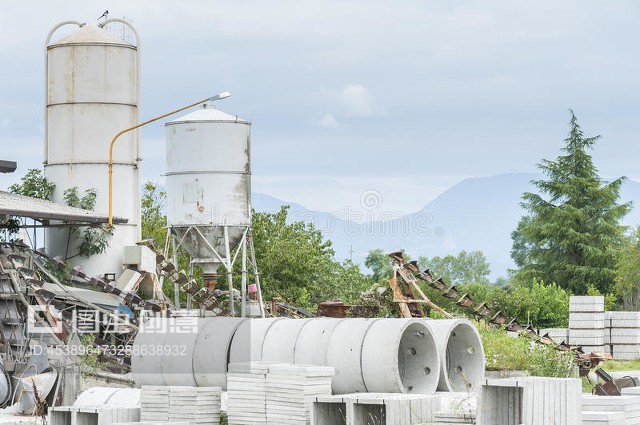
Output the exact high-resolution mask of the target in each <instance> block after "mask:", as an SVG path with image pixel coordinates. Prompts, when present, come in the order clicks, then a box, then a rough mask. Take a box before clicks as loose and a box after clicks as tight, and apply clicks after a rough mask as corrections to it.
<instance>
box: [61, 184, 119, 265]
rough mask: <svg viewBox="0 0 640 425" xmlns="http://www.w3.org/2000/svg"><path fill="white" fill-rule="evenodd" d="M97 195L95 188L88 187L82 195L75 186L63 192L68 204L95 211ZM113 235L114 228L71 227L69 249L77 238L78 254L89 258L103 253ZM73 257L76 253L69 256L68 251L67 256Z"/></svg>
mask: <svg viewBox="0 0 640 425" xmlns="http://www.w3.org/2000/svg"><path fill="white" fill-rule="evenodd" d="M97 196H98V193H97V191H96V190H95V189H87V190H85V192H84V194H83V195H82V197H80V195H79V194H78V188H77V187H75V186H74V187H71V188H69V189H67V190H65V191H64V193H63V198H64V201H65V202H66V204H67V205H68V206H70V207H75V208H80V209H83V210H89V211H93V209H94V207H95V205H96V198H97ZM111 236H113V228H106V227H87V228H84V229H82V230H81V229H80V228H79V227H75V226H74V227H70V228H69V238H68V241H67V249H69V245H70V243H71V240H72V239H77V240H78V241H79V243H78V254H76V255H82V256H84V257H87V258H89V257H91V256H92V255H96V254H102V253H103V252H104V251H105V250H106V249H107V248H108V247H109V237H111ZM73 257H75V255H72V256H68V253H67V258H73Z"/></svg>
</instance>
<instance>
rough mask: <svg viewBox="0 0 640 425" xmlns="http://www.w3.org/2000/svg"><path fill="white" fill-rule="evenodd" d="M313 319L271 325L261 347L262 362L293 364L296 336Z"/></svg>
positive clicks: (289, 320)
mask: <svg viewBox="0 0 640 425" xmlns="http://www.w3.org/2000/svg"><path fill="white" fill-rule="evenodd" d="M313 320H315V319H285V320H279V321H277V322H275V323H274V324H273V326H271V327H270V328H269V330H268V331H267V335H266V336H265V338H264V344H263V345H262V361H264V362H273V363H293V354H294V350H295V348H296V340H297V339H298V334H299V333H300V330H301V329H303V327H304V326H305V325H307V324H309V323H311V322H312V321H313Z"/></svg>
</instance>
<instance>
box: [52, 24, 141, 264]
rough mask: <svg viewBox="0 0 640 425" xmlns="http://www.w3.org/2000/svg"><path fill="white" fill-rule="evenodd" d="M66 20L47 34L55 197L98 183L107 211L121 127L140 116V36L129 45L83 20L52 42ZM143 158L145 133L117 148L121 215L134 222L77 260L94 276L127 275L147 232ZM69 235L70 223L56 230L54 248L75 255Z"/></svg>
mask: <svg viewBox="0 0 640 425" xmlns="http://www.w3.org/2000/svg"><path fill="white" fill-rule="evenodd" d="M110 21H118V22H120V23H122V24H123V25H127V26H129V27H130V29H131V30H132V31H133V32H134V34H136V33H135V30H134V29H133V27H131V25H130V24H129V23H127V22H126V21H122V20H110ZM107 22H109V21H107ZM65 24H67V23H63V24H60V25H58V26H56V27H54V28H53V29H52V31H51V32H50V33H49V36H48V38H47V41H46V62H47V67H46V73H47V78H46V80H47V81H46V83H47V91H46V141H45V161H44V164H45V165H44V166H45V175H46V177H47V178H48V179H49V180H50V181H52V182H53V183H55V185H56V188H55V191H54V195H53V197H54V199H53V200H54V201H55V202H58V203H64V199H63V194H64V191H65V190H66V189H69V188H71V187H78V189H79V194H80V195H82V194H83V193H84V191H85V190H87V189H91V188H94V189H96V191H97V195H98V196H97V200H96V205H95V211H96V212H98V213H102V214H107V213H108V179H107V164H108V160H109V145H110V143H111V140H112V139H113V137H114V136H115V135H116V134H117V133H118V132H119V131H121V130H123V129H125V128H128V127H131V126H133V125H135V124H137V123H138V83H139V81H138V80H139V78H138V75H139V70H138V68H139V51H138V45H139V42H137V44H138V45H132V44H129V43H128V42H126V41H124V40H122V39H121V38H119V37H117V36H115V35H113V34H111V33H110V32H108V31H107V30H105V29H103V28H101V27H98V26H96V25H92V24H82V25H81V26H80V28H79V29H78V31H76V32H74V33H72V34H71V35H69V36H67V37H65V38H62V39H61V40H58V41H54V42H51V41H50V40H51V39H52V36H53V35H54V34H55V33H56V31H57V30H58V29H59V28H60V27H61V26H63V25H65ZM74 24H76V23H74ZM136 39H137V34H136ZM137 40H139V39H137ZM139 159H140V158H139V146H138V135H137V133H136V132H130V133H127V134H125V135H123V136H121V137H120V138H119V139H118V142H117V143H116V145H115V147H114V166H113V181H114V193H113V205H114V208H113V214H114V216H117V217H125V218H127V219H128V220H129V222H128V223H127V224H125V225H117V226H115V228H114V235H113V236H111V237H110V238H109V244H110V247H109V248H108V249H107V251H106V252H105V253H103V254H100V255H94V256H92V257H91V258H88V259H87V258H85V257H82V256H77V257H75V258H73V259H71V261H70V262H71V263H72V264H74V265H75V264H80V265H82V266H83V268H84V269H85V273H87V274H88V275H90V276H93V275H101V274H104V273H116V274H117V275H119V274H120V272H121V270H122V255H123V249H122V247H123V246H126V245H133V244H134V243H135V242H136V241H137V240H139V239H140V228H139V226H138V224H139V222H140V180H139V168H138V161H139ZM67 237H68V230H66V229H65V230H59V229H55V228H52V229H48V230H47V233H46V242H47V251H48V252H49V253H51V254H52V255H65V256H73V255H74V254H75V253H76V252H77V248H76V244H77V241H74V240H73V239H74V238H73V237H72V242H71V246H70V248H69V249H68V250H67Z"/></svg>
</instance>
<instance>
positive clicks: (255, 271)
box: [248, 230, 264, 319]
mask: <svg viewBox="0 0 640 425" xmlns="http://www.w3.org/2000/svg"><path fill="white" fill-rule="evenodd" d="M248 238H249V249H250V250H251V266H252V267H253V275H254V278H255V281H256V287H257V288H258V305H259V306H260V317H262V318H263V319H264V303H263V302H262V287H261V286H260V276H259V275H258V263H257V262H256V250H255V248H254V247H253V237H252V236H251V230H249V233H248Z"/></svg>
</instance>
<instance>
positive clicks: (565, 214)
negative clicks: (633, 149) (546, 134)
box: [511, 111, 630, 295]
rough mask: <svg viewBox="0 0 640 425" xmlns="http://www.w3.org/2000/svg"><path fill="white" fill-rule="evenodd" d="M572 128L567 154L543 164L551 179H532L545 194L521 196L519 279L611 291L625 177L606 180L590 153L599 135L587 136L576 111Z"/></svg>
mask: <svg viewBox="0 0 640 425" xmlns="http://www.w3.org/2000/svg"><path fill="white" fill-rule="evenodd" d="M569 127H570V130H569V135H568V136H567V138H566V139H565V146H564V148H563V151H564V153H565V154H564V155H561V156H559V157H558V158H556V160H555V161H549V160H543V161H542V163H541V164H539V168H540V170H541V171H542V172H543V173H544V174H545V175H546V177H547V179H546V180H535V181H533V182H532V183H533V184H534V185H535V187H536V188H537V189H538V191H539V192H540V193H530V192H527V193H525V194H524V195H523V197H522V199H523V202H522V204H521V205H522V206H523V208H524V209H525V210H526V211H527V215H526V216H524V217H522V218H521V219H520V222H519V223H518V227H517V229H516V230H515V231H514V232H513V233H512V239H513V249H512V251H511V256H512V258H513V259H514V261H515V263H516V265H517V266H518V270H516V271H515V272H514V278H515V279H516V280H517V281H519V282H532V281H533V278H536V279H538V280H542V281H544V282H548V283H551V282H555V283H557V284H558V285H560V286H561V287H562V288H565V289H568V290H569V291H571V292H572V293H574V294H579V295H582V294H584V293H585V292H586V290H587V287H588V286H589V285H593V286H595V287H596V288H598V290H599V291H600V292H602V293H608V292H609V288H610V286H611V284H612V283H613V281H614V278H615V265H616V258H615V249H616V246H618V245H619V243H620V241H621V239H622V237H623V234H624V227H623V226H621V225H620V220H621V219H622V218H623V217H624V216H625V215H626V214H627V212H628V211H629V208H630V203H626V204H618V203H617V201H618V198H619V192H620V186H621V185H622V183H623V182H624V180H625V178H624V177H620V178H618V179H616V180H614V181H612V182H603V181H602V179H601V178H600V177H599V175H598V171H597V169H596V167H595V166H594V164H593V161H592V158H591V156H590V155H589V154H588V153H587V150H588V149H592V148H593V146H594V144H595V142H596V141H597V140H598V138H599V136H596V137H585V136H584V134H583V132H582V129H581V128H580V126H579V125H578V122H577V119H576V117H575V115H574V114H573V111H571V121H570V123H569Z"/></svg>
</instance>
